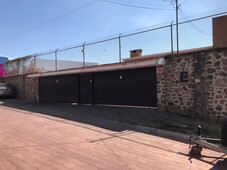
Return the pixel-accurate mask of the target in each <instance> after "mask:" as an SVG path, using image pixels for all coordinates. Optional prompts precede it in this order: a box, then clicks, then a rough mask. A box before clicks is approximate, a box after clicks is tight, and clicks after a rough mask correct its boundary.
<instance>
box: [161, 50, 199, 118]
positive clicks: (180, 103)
mask: <svg viewBox="0 0 227 170" xmlns="http://www.w3.org/2000/svg"><path fill="white" fill-rule="evenodd" d="M193 63H194V57H193V56H192V55H187V56H170V57H167V59H166V63H165V66H164V69H165V70H164V71H165V73H164V79H165V84H164V89H165V106H166V110H167V111H171V112H179V113H188V114H194V105H195V103H194V97H195V85H194V74H195V72H194V65H193ZM181 72H187V73H188V81H187V82H181V81H180V73H181Z"/></svg>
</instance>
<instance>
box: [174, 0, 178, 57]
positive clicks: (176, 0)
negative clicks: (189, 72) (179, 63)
mask: <svg viewBox="0 0 227 170" xmlns="http://www.w3.org/2000/svg"><path fill="white" fill-rule="evenodd" d="M175 4H176V35H177V54H178V53H179V36H178V8H179V6H178V0H175Z"/></svg>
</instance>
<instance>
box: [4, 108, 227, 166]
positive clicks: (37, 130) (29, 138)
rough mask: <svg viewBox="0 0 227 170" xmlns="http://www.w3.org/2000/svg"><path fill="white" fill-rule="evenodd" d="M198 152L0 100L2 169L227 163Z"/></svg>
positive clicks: (221, 157)
mask: <svg viewBox="0 0 227 170" xmlns="http://www.w3.org/2000/svg"><path fill="white" fill-rule="evenodd" d="M202 153H203V157H201V158H190V157H189V156H188V155H187V154H188V144H185V143H181V142H178V141H174V140H170V139H165V138H161V137H157V136H153V135H151V134H144V133H139V132H136V131H131V130H127V129H126V130H123V131H113V130H108V129H104V128H100V127H97V126H92V125H89V124H84V123H80V122H75V121H70V120H64V119H60V118H55V117H52V116H45V115H43V114H38V113H35V112H30V111H23V110H18V109H12V108H9V107H5V106H0V170H14V169H15V170H20V169H21V170H33V169H40V170H49V169H50V170H51V169H62V170H63V169H76V170H77V169H86V170H90V169H104V170H106V169H114V170H115V169H118V170H127V169H142V170H144V169H149V170H152V169H154V170H156V169H157V170H158V169H163V170H167V169H168V170H170V169H171V170H177V169H178V170H182V169H185V170H186V169H187V170H190V169H191V170H195V169H200V170H203V169H204V170H209V169H210V170H218V169H220V170H221V169H223V170H224V169H226V167H227V156H224V155H223V154H222V153H217V152H214V151H211V150H208V149H205V150H204V151H203V152H202Z"/></svg>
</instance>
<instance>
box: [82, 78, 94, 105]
mask: <svg viewBox="0 0 227 170" xmlns="http://www.w3.org/2000/svg"><path fill="white" fill-rule="evenodd" d="M79 103H80V104H92V103H93V79H92V74H80V75H79Z"/></svg>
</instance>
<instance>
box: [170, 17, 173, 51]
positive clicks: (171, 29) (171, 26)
mask: <svg viewBox="0 0 227 170" xmlns="http://www.w3.org/2000/svg"><path fill="white" fill-rule="evenodd" d="M170 31H171V33H170V34H171V53H172V54H173V21H172V22H171V24H170Z"/></svg>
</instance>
